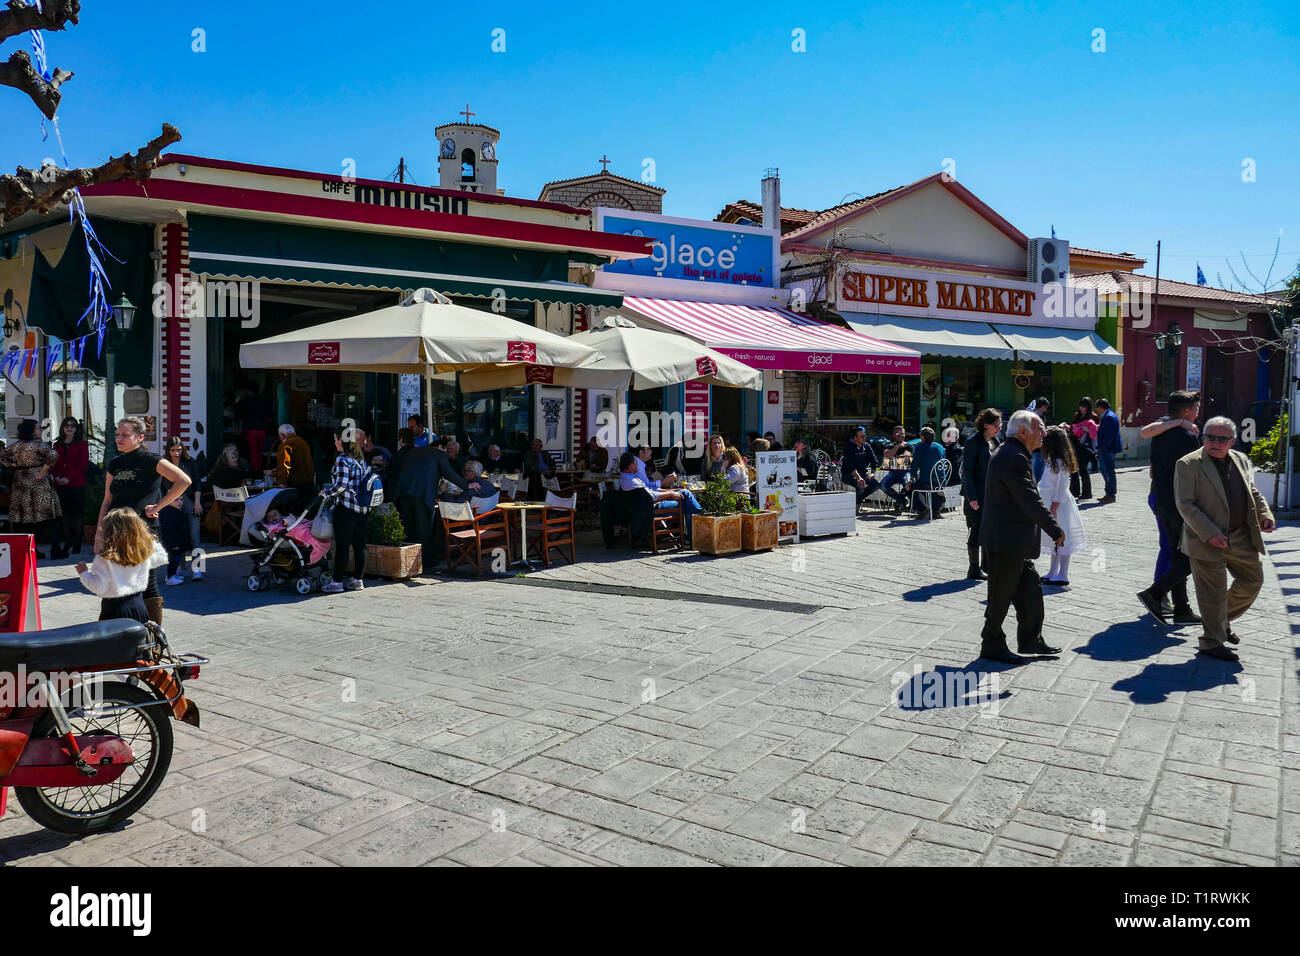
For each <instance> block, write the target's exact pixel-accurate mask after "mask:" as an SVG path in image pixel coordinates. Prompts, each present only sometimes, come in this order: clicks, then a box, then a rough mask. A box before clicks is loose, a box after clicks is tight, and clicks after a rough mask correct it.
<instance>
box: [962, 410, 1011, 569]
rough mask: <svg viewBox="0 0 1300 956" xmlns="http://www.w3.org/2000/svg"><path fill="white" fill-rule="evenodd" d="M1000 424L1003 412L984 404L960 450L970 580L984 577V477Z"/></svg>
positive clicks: (996, 441) (996, 445)
mask: <svg viewBox="0 0 1300 956" xmlns="http://www.w3.org/2000/svg"><path fill="white" fill-rule="evenodd" d="M1001 427H1002V413H1001V412H999V411H998V410H997V409H996V408H986V409H984V411H982V412H980V413H979V415H977V416H976V417H975V434H974V435H972V436H971V437H970V438H968V439H966V445H965V447H964V448H963V449H962V454H961V463H962V468H961V495H962V497H963V498H964V499H966V500H965V502H964V504H963V505H962V511H963V512H964V513H965V515H966V527H967V528H968V529H970V530H969V533H968V534H967V535H966V554H967V555H968V556H969V558H970V566H969V567H968V568H967V569H966V577H967V578H969V579H970V580H972V581H983V580H984V579H985V577H986V575H985V574H984V572H983V571H982V570H980V564H981V562H980V546H979V540H980V522H981V521H982V520H983V518H984V512H983V510H982V507H983V502H984V478H985V476H986V475H987V474H988V470H989V457H990V456H991V455H992V454H993V450H994V449H995V448H997V447H998V438H997V436H998V430H999V429H1000V428H1001Z"/></svg>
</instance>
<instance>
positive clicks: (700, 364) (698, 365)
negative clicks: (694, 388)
mask: <svg viewBox="0 0 1300 956" xmlns="http://www.w3.org/2000/svg"><path fill="white" fill-rule="evenodd" d="M695 371H696V372H698V373H699V375H700V377H701V378H703V377H704V376H706V375H717V374H718V363H717V362H715V361H713V359H711V358H709V357H708V356H707V355H702V356H700V357H699V358H697V359H696V360H695Z"/></svg>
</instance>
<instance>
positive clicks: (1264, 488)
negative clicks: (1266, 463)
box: [1252, 470, 1293, 511]
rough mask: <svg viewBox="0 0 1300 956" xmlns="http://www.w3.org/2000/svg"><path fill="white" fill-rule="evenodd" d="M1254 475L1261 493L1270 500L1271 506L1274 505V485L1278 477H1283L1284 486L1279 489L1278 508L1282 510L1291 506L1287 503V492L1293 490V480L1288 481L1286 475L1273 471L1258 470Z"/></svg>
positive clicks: (1256, 485)
mask: <svg viewBox="0 0 1300 956" xmlns="http://www.w3.org/2000/svg"><path fill="white" fill-rule="evenodd" d="M1252 477H1253V478H1254V479H1255V487H1256V488H1258V489H1259V493H1260V494H1261V495H1263V496H1264V500H1265V501H1267V502H1268V506H1269V508H1272V507H1273V486H1274V485H1275V484H1277V480H1278V478H1281V479H1282V487H1281V488H1279V489H1278V490H1277V510H1279V511H1282V510H1285V509H1287V508H1288V507H1289V505H1288V504H1287V493H1288V492H1289V491H1290V490H1291V489H1290V487H1289V486H1290V485H1291V484H1293V482H1289V481H1287V480H1286V479H1287V476H1286V475H1281V474H1274V473H1273V472H1271V471H1259V470H1256V471H1255V472H1254V473H1253V475H1252Z"/></svg>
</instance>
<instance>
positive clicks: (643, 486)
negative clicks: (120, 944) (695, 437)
mask: <svg viewBox="0 0 1300 956" xmlns="http://www.w3.org/2000/svg"><path fill="white" fill-rule="evenodd" d="M639 464H640V465H641V467H642V468H644V467H645V463H644V462H640V463H639ZM637 466H638V460H637V456H636V454H635V453H633V452H630V451H625V452H623V455H622V457H620V458H619V460H618V470H619V473H620V474H619V477H618V488H619V491H637V490H642V491H646V492H648V493H649V494H651V495H653V496H654V499H655V505H654V506H655V510H657V511H658V510H664V509H669V508H678V507H680V508H681V509H682V526H683V527H684V528H685V530H686V543H687V544H688V545H689V544H690V543H691V519H692V518H694V517H695V516H696V515H697V514H699V513H700V512H701V511H703V510H704V509H703V508H701V507H700V503H699V502H698V501H697V500H696V499H695V495H694V494H692V493H691V492H690V491H688V490H686V489H685V488H681V489H673V490H668V489H660V488H651V487H650V486H649V485H648V484H647V483H646V481H645V479H644V478H642V477H641V476H640V475H639V474H638V473H637Z"/></svg>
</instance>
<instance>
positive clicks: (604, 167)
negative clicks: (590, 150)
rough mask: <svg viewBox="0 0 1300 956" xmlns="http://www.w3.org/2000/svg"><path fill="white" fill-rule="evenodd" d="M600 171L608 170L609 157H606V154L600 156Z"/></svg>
mask: <svg viewBox="0 0 1300 956" xmlns="http://www.w3.org/2000/svg"><path fill="white" fill-rule="evenodd" d="M600 171H601V172H602V173H607V172H609V157H608V156H602V157H600Z"/></svg>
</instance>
